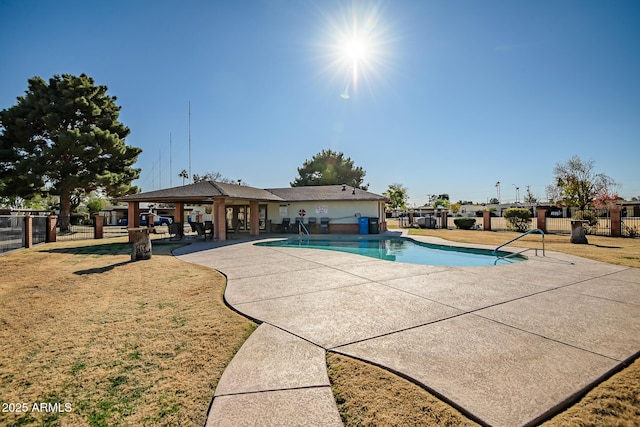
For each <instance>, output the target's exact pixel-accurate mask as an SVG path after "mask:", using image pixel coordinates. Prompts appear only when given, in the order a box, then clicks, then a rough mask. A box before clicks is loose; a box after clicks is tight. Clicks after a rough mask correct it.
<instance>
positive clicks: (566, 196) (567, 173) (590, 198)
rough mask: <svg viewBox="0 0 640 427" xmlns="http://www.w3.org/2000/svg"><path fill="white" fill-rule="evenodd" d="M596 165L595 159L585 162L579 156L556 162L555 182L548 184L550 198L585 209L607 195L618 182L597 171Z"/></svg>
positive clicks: (554, 170)
mask: <svg viewBox="0 0 640 427" xmlns="http://www.w3.org/2000/svg"><path fill="white" fill-rule="evenodd" d="M594 166H595V162H594V161H593V160H590V161H588V162H584V161H582V159H580V157H578V156H573V157H572V158H571V159H569V160H567V161H566V162H565V163H558V164H556V167H555V168H554V169H553V173H554V181H555V184H554V185H549V186H547V195H548V196H549V200H550V201H554V200H556V199H561V200H562V201H563V202H564V203H565V204H566V205H568V206H577V207H578V208H579V209H580V210H585V209H586V208H588V207H590V206H592V204H593V202H594V200H596V199H598V198H599V197H602V198H604V197H607V196H608V195H609V194H610V193H611V189H612V188H614V187H615V186H616V183H615V181H614V180H613V179H612V178H611V177H609V176H607V175H605V174H603V173H595V172H594ZM615 197H616V198H617V195H616V196H615Z"/></svg>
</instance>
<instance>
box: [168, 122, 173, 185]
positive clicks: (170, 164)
mask: <svg viewBox="0 0 640 427" xmlns="http://www.w3.org/2000/svg"><path fill="white" fill-rule="evenodd" d="M172 181H173V155H172V154H171V132H169V187H173V183H172Z"/></svg>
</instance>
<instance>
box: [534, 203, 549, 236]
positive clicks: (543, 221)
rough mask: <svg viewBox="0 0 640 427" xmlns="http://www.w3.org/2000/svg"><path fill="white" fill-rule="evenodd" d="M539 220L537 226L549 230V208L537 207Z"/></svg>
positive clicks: (544, 230)
mask: <svg viewBox="0 0 640 427" xmlns="http://www.w3.org/2000/svg"><path fill="white" fill-rule="evenodd" d="M536 216H537V222H536V226H537V228H539V229H540V230H542V231H543V232H545V233H546V232H547V208H543V207H540V206H538V207H537V208H536Z"/></svg>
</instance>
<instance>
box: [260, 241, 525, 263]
mask: <svg viewBox="0 0 640 427" xmlns="http://www.w3.org/2000/svg"><path fill="white" fill-rule="evenodd" d="M256 245H258V246H280V247H287V248H310V249H325V250H331V251H340V252H349V253H353V254H359V255H364V256H368V257H372V258H378V259H384V260H387V261H396V262H406V263H410V264H423V265H440V266H451V267H455V266H458V267H459V266H488V265H501V264H510V263H513V262H518V261H522V260H524V259H526V258H524V257H521V256H515V257H510V258H509V259H507V260H504V259H498V258H497V257H496V256H495V255H494V254H493V251H491V250H486V249H468V248H461V247H456V246H444V245H433V244H428V243H422V242H417V241H415V240H413V239H408V238H405V237H391V238H378V239H371V238H329V239H315V238H310V239H309V238H297V237H296V238H291V239H287V240H276V241H272V242H260V243H256ZM508 254H509V252H502V251H500V252H498V255H500V256H504V255H508Z"/></svg>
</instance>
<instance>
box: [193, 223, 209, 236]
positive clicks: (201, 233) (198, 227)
mask: <svg viewBox="0 0 640 427" xmlns="http://www.w3.org/2000/svg"><path fill="white" fill-rule="evenodd" d="M195 228H196V233H198V237H200V236H202V237H203V238H204V240H207V234H206V233H205V231H204V225H203V224H202V223H201V222H196V223H195Z"/></svg>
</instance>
